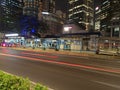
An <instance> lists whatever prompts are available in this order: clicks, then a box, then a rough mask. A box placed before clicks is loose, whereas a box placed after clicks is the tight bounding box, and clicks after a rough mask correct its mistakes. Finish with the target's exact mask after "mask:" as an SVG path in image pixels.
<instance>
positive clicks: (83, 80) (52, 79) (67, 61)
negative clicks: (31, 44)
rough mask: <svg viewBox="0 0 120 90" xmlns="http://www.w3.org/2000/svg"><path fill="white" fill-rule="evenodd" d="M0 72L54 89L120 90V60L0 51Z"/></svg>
mask: <svg viewBox="0 0 120 90" xmlns="http://www.w3.org/2000/svg"><path fill="white" fill-rule="evenodd" d="M0 70H3V71H6V72H8V73H12V74H15V75H18V76H23V77H28V78H29V79H30V80H32V81H34V82H40V83H42V84H44V85H47V86H48V87H50V88H52V89H54V90H120V60H119V59H118V60H109V59H99V58H94V57H77V56H69V55H61V54H55V53H53V54H50V53H42V52H33V51H22V50H13V49H10V48H0Z"/></svg>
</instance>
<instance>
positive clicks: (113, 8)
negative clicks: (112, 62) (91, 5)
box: [98, 0, 120, 49]
mask: <svg viewBox="0 0 120 90" xmlns="http://www.w3.org/2000/svg"><path fill="white" fill-rule="evenodd" d="M100 10H101V11H100V13H99V17H98V18H99V20H100V31H101V32H102V35H103V37H101V38H100V42H101V43H102V44H101V45H102V46H103V47H104V48H109V49H111V48H112V49H113V48H116V47H120V0H101V5H100ZM100 42H99V43H100Z"/></svg>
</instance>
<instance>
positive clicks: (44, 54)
mask: <svg viewBox="0 0 120 90" xmlns="http://www.w3.org/2000/svg"><path fill="white" fill-rule="evenodd" d="M22 54H26V55H35V56H44V57H48V58H55V59H57V58H58V56H49V55H46V54H33V53H27V52H22Z"/></svg>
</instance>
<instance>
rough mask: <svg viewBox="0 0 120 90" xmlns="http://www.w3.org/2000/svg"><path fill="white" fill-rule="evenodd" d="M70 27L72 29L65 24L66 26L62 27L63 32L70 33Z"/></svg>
mask: <svg viewBox="0 0 120 90" xmlns="http://www.w3.org/2000/svg"><path fill="white" fill-rule="evenodd" d="M70 29H72V27H68V26H66V27H64V32H68V33H70Z"/></svg>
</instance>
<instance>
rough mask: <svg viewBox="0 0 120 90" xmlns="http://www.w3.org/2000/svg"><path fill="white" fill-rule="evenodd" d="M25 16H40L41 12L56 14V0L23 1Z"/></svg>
mask: <svg viewBox="0 0 120 90" xmlns="http://www.w3.org/2000/svg"><path fill="white" fill-rule="evenodd" d="M23 2H24V9H23V14H25V15H31V16H38V13H41V12H50V13H54V12H55V0H23Z"/></svg>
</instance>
